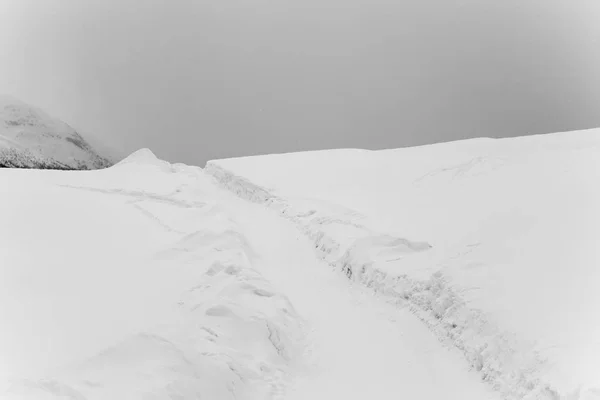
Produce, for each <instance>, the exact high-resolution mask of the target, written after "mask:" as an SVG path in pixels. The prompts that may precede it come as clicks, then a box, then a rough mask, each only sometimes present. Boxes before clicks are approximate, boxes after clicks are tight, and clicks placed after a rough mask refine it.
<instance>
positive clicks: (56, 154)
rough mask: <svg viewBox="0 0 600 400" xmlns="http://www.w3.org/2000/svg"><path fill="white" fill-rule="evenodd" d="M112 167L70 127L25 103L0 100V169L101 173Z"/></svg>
mask: <svg viewBox="0 0 600 400" xmlns="http://www.w3.org/2000/svg"><path fill="white" fill-rule="evenodd" d="M110 165H111V163H110V161H109V160H108V159H106V158H105V157H102V156H100V155H99V154H98V153H97V152H96V151H95V150H94V149H93V148H92V147H91V146H90V145H89V143H88V142H87V141H86V140H85V139H84V138H83V137H82V136H81V135H80V134H79V133H77V132H76V131H75V130H74V129H73V128H71V127H70V126H69V125H67V124H65V123H64V122H62V121H60V120H58V119H55V118H52V117H50V116H49V115H47V114H46V113H44V112H43V111H42V110H39V109H37V108H35V107H32V106H30V105H28V104H25V103H23V102H22V101H19V100H17V99H14V98H12V97H9V96H0V166H3V167H13V168H41V169H100V168H105V167H108V166H110Z"/></svg>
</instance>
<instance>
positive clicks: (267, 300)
mask: <svg viewBox="0 0 600 400" xmlns="http://www.w3.org/2000/svg"><path fill="white" fill-rule="evenodd" d="M141 155H142V157H140V158H141V159H142V160H148V159H150V161H152V158H151V157H148V155H149V154H148V153H147V152H146V153H145V154H144V152H142V153H141ZM150 164H151V165H148V164H146V163H143V162H142V163H135V162H133V163H130V164H128V165H129V167H128V168H129V170H128V171H127V174H123V173H121V172H122V171H121V170H118V169H114V168H107V169H103V170H101V171H94V172H92V173H88V174H83V175H84V176H82V174H64V173H62V172H57V171H19V170H2V171H0V173H2V181H3V182H4V185H3V186H2V187H0V198H1V199H2V205H3V207H1V208H0V209H1V210H4V212H2V211H0V219H2V220H3V221H4V222H5V223H4V224H2V226H0V239H1V241H2V243H4V244H5V245H6V246H7V247H6V248H4V249H3V251H2V254H1V255H2V262H0V270H1V271H0V272H1V273H2V276H3V279H2V280H0V317H1V318H2V320H0V325H2V326H3V327H5V326H9V327H10V329H8V330H5V329H3V330H1V332H0V378H2V379H0V398H3V399H11V400H17V399H19V400H24V399H59V398H69V399H86V400H96V399H98V400H99V399H148V398H152V399H165V400H166V399H174V398H185V399H187V398H210V399H230V400H233V399H238V400H250V399H265V398H273V399H276V398H280V396H282V394H283V392H284V389H285V387H286V386H287V383H286V382H287V380H288V377H289V375H290V370H291V368H292V367H293V366H294V365H296V364H297V363H300V362H301V357H300V350H301V349H302V348H303V338H304V328H303V325H304V323H303V321H302V320H301V318H300V317H299V315H298V314H297V313H296V311H295V310H294V307H293V306H292V304H291V303H290V302H289V300H288V299H287V297H286V296H285V295H284V294H282V293H280V292H279V291H278V290H277V288H275V287H274V286H273V285H272V284H270V282H268V281H267V280H266V279H265V278H264V277H263V276H262V275H261V274H260V273H259V272H258V271H257V270H256V269H255V265H254V263H255V260H256V255H255V254H254V251H253V249H252V247H251V245H250V244H249V242H248V240H247V239H246V237H245V235H244V234H243V233H242V232H241V231H240V228H239V227H238V226H237V224H236V223H235V222H234V221H233V220H232V219H230V217H229V216H228V215H227V214H226V213H225V212H224V210H223V209H222V208H221V207H219V205H218V204H217V202H216V201H215V199H214V198H212V197H211V194H210V193H209V191H208V190H206V188H205V187H204V186H203V182H199V181H198V175H197V170H196V169H195V168H193V167H185V166H182V165H179V166H178V167H177V168H178V169H179V170H180V173H178V174H173V173H171V172H169V171H160V170H159V171H157V170H156V169H155V168H153V163H152V162H151V163H150ZM131 183H135V185H131ZM23 215H28V216H29V218H27V219H25V220H22V219H21V218H22V216H23ZM59 228H60V229H59ZM57 230H59V231H60V234H56V232H57ZM82 233H84V234H82ZM65 247H68V248H69V249H70V250H69V251H68V252H65V251H64V249H65ZM31 248H35V249H36V252H32V251H31ZM37 252H39V254H43V255H44V260H43V262H40V261H39V259H37V260H36V257H35V256H34V253H36V254H37ZM24 254H25V255H27V256H23V255H24ZM74 299H76V300H75V301H74ZM23 315H27V318H23ZM40 338H43V340H40ZM46 343H51V344H52V346H47V345H46ZM3 379H4V380H6V381H7V383H4V382H2V381H3Z"/></svg>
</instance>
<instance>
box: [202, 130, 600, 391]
mask: <svg viewBox="0 0 600 400" xmlns="http://www.w3.org/2000/svg"><path fill="white" fill-rule="evenodd" d="M206 170H207V172H209V173H210V174H212V175H213V176H214V177H215V178H216V179H217V181H218V182H219V183H220V184H221V185H223V186H225V187H227V188H228V189H229V190H231V191H233V192H235V193H237V194H238V195H240V196H242V197H244V198H246V199H248V200H251V201H254V202H258V203H263V204H266V205H268V206H269V207H270V208H271V209H273V211H276V212H278V213H280V215H282V216H283V217H284V218H287V219H289V220H291V221H292V222H294V223H295V224H296V225H297V226H298V227H299V228H300V230H301V231H302V232H303V233H305V234H306V235H307V236H308V237H309V238H310V239H311V240H312V241H313V243H314V247H315V248H316V249H315V250H316V251H317V255H318V256H319V257H321V258H322V259H324V260H325V261H327V262H328V263H329V264H330V265H332V266H334V267H336V268H337V269H339V270H341V271H343V273H344V274H345V275H346V276H347V277H348V278H349V279H350V280H351V281H352V282H359V283H362V284H363V285H365V286H367V287H369V288H371V289H372V290H374V291H375V292H376V293H379V294H381V295H382V296H383V297H384V298H386V299H387V300H388V301H390V302H391V303H393V304H397V306H398V307H401V308H402V307H404V308H409V309H410V310H412V312H413V313H414V314H415V315H417V316H418V317H419V318H420V319H421V320H422V321H424V322H425V323H426V324H427V326H428V327H429V328H430V329H431V331H433V332H434V333H435V334H436V335H437V336H438V338H440V339H441V340H442V341H443V342H444V343H446V344H447V345H448V346H449V347H453V348H456V349H459V351H460V352H462V353H463V356H464V358H465V365H468V366H469V367H471V368H472V369H473V370H474V371H475V372H476V373H477V374H478V375H479V376H480V377H481V379H482V380H484V381H486V382H487V383H489V384H490V386H491V387H493V388H494V389H495V390H497V391H498V392H500V393H501V394H502V395H503V397H504V398H507V399H524V398H525V399H596V398H600V314H599V313H598V310H599V309H600V290H598V285H599V284H600V268H598V266H599V265H600V130H588V131H579V132H567V133H558V134H552V135H539V136H530V137H521V138H513V139H501V140H495V139H485V138H484V139H474V140H467V141H459V142H452V143H445V144H438V145H432V146H422V147H415V148H406V149H397V150H386V151H366V150H335V151H320V152H306V153H295V154H282V155H269V156H260V157H247V158H238V159H228V160H217V161H211V162H209V163H208V164H207V168H206Z"/></svg>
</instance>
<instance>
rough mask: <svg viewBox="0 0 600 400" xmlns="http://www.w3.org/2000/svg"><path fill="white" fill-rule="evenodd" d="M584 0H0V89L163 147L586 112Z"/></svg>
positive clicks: (306, 146) (495, 132)
mask: <svg viewBox="0 0 600 400" xmlns="http://www.w3.org/2000/svg"><path fill="white" fill-rule="evenodd" d="M599 21H600V2H599V1H598V0H502V1H499V0H88V1H81V0H37V1H35V0H0V93H1V92H4V93H8V94H13V95H15V96H16V97H19V98H21V99H22V100H24V101H26V102H29V103H32V104H35V105H37V106H39V107H41V108H43V109H45V110H46V111H47V112H48V113H50V114H53V115H55V116H57V117H59V118H62V119H64V120H65V121H66V122H68V123H71V124H72V125H73V126H75V127H76V128H78V129H80V130H81V131H82V133H83V134H84V135H90V134H91V135H93V136H95V137H98V138H101V139H102V140H104V141H106V142H107V143H108V144H110V145H113V146H115V147H120V148H121V149H122V150H123V151H124V152H125V153H128V152H131V151H133V150H136V149H138V148H140V147H150V148H151V149H152V150H153V151H154V152H155V153H156V154H157V155H159V156H160V157H162V158H165V159H167V160H170V161H181V162H186V163H189V164H198V165H200V164H203V163H204V162H205V161H206V160H207V159H211V158H223V157H233V156H239V155H250V154H264V153H272V152H287V151H298V150H310V149H321V148H332V147H361V148H371V149H378V148H391V147H403V146H408V145H416V144H424V143H433V142H439V141H448V140H453V139H461V138H466V137H474V136H493V137H498V136H514V135H524V134H528V133H546V132H554V131H564V130H573V129H582V128H590V127H596V126H600V24H599V23H598V22H599Z"/></svg>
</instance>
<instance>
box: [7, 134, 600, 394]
mask: <svg viewBox="0 0 600 400" xmlns="http://www.w3.org/2000/svg"><path fill="white" fill-rule="evenodd" d="M599 152H600V134H599V132H598V131H586V132H572V133H564V134H556V135H546V136H537V137H530V138H518V139H506V140H491V139H478V140H471V141H463V142H454V143H448V144H440V145H435V146H425V147H417V148H409V149H398V150H387V151H377V152H375V151H373V152H371V151H366V150H336V151H324V152H309V153H298V154H286V155H273V156H261V157H251V158H242V159H230V160H218V161H212V162H209V163H208V164H207V167H206V168H205V169H204V170H202V169H201V168H198V167H191V166H186V165H182V164H169V163H167V162H165V161H162V160H159V159H157V158H156V157H155V156H154V154H153V153H152V152H151V151H150V150H148V149H142V150H140V151H138V152H136V153H134V154H132V155H131V156H130V157H128V158H126V159H125V160H123V161H122V162H120V163H118V164H116V165H115V166H113V167H110V168H107V169H103V170H97V171H48V170H12V169H0V182H2V185H0V221H1V223H0V398H2V399H11V400H16V399H19V400H23V399H76V400H96V399H128V400H129V399H153V400H158V399H199V398H200V399H204V398H206V399H273V400H283V399H287V400H301V399H316V400H320V399H323V400H325V399H328V400H329V399H347V400H353V399H365V398H373V399H398V398H407V399H423V400H433V399H436V400H437V399H460V400H463V399H464V400H500V399H511V400H512V399H528V400H533V399H537V400H549V399H564V400H595V399H598V398H600V390H599V388H600V379H599V376H598V371H600V365H599V363H600V361H599V360H600V354H599V351H598V350H599V348H598V347H599V345H598V338H600V335H598V333H600V331H599V324H600V321H599V319H600V317H598V316H597V309H598V306H599V305H600V302H599V296H600V295H598V293H597V290H596V286H597V285H598V283H600V279H598V278H600V276H599V275H600V272H598V268H597V266H598V261H600V258H599V257H598V255H599V253H598V252H599V250H598V246H597V244H598V243H599V241H598V239H599V238H600V232H599V227H600V224H599V223H600V218H599V216H600V213H599V210H598V207H599V206H598V205H597V204H600V202H599V201H598V200H600V199H599V197H600V196H599V189H598V183H597V182H600V180H599V179H598V178H600V177H599V176H598V175H600V168H598V167H600V157H599V156H600V154H598V153H599Z"/></svg>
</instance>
